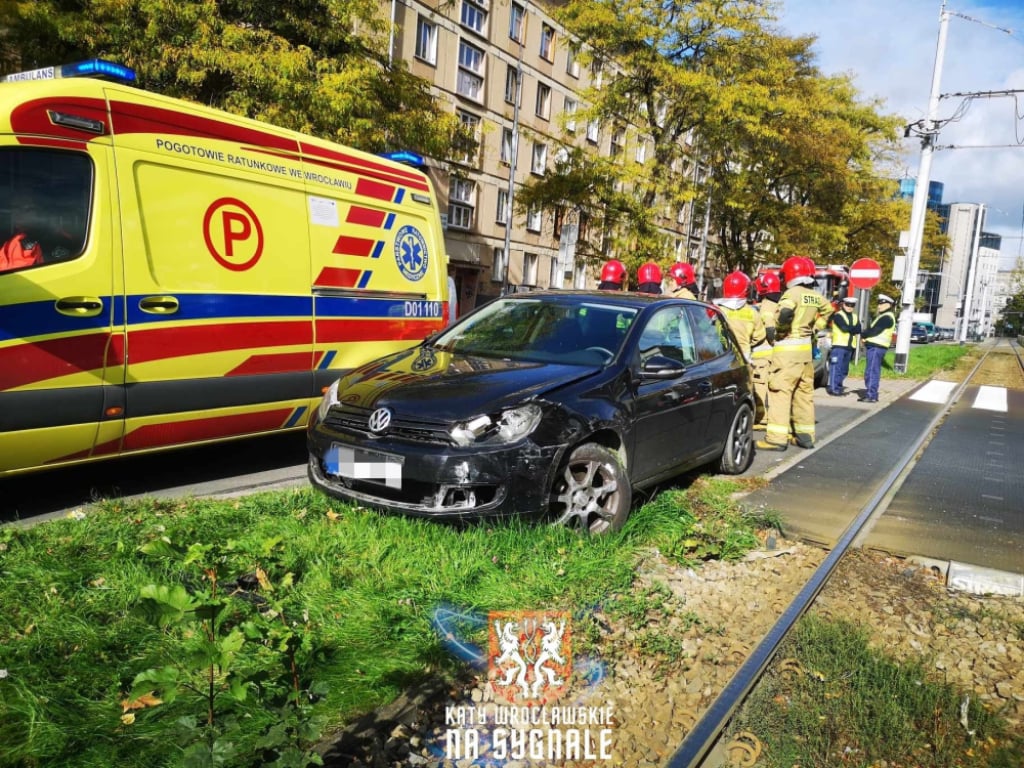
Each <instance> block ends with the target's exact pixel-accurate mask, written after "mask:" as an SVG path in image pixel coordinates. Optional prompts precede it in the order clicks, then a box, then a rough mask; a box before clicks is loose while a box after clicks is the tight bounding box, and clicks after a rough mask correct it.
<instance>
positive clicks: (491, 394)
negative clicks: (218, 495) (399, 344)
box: [338, 346, 601, 421]
mask: <svg viewBox="0 0 1024 768" xmlns="http://www.w3.org/2000/svg"><path fill="white" fill-rule="evenodd" d="M600 370H601V368H600V367H598V366H581V365H561V364H557V363H538V362H525V361H519V360H508V359H503V358H498V357H480V356H475V355H460V354H453V353H450V352H443V351H441V350H437V349H434V348H432V347H429V346H420V347H415V348H413V349H411V350H407V351H405V352H399V353H397V354H394V355H390V356H388V357H384V358H381V359H379V360H375V361H373V362H371V363H368V364H367V365H364V366H362V367H361V368H358V369H356V370H355V371H353V372H352V373H350V374H349V375H348V376H346V377H345V378H344V379H342V381H341V384H340V385H339V387H338V399H339V401H340V402H342V403H348V404H352V405H356V406H359V407H362V408H380V407H384V406H386V407H388V408H391V409H392V410H393V411H395V413H396V414H402V415H407V416H414V417H421V418H426V419H429V420H430V421H461V420H463V419H467V418H470V417H472V416H475V415H477V414H480V413H490V412H493V411H496V410H501V409H502V408H505V407H508V406H512V405H515V404H517V403H521V402H524V401H527V400H532V399H535V398H537V397H542V396H544V395H545V394H546V393H548V392H551V391H552V390H555V389H558V388H560V387H563V386H565V385H566V384H570V383H572V382H574V381H579V380H580V379H583V378H586V377H587V376H592V375H594V374H595V373H597V372H598V371H600Z"/></svg>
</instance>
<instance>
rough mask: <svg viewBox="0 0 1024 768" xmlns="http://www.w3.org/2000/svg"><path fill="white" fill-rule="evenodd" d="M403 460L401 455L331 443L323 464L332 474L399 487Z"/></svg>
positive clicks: (400, 485) (389, 486)
mask: <svg viewBox="0 0 1024 768" xmlns="http://www.w3.org/2000/svg"><path fill="white" fill-rule="evenodd" d="M403 461H404V459H403V458H402V457H401V456H394V455H392V454H390V453H381V452H380V451H368V450H365V449H363V448H350V447H348V446H347V445H332V446H331V448H330V450H329V451H327V456H326V457H325V461H324V464H325V465H326V467H327V471H328V472H330V473H331V474H332V475H338V476H340V477H346V478H348V479H350V480H367V481H369V482H372V483H382V484H384V485H386V486H387V487H388V488H401V487H402V463H403Z"/></svg>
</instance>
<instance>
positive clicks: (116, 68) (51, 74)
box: [2, 59, 135, 83]
mask: <svg viewBox="0 0 1024 768" xmlns="http://www.w3.org/2000/svg"><path fill="white" fill-rule="evenodd" d="M60 77H99V78H103V79H104V80H116V81H117V82H120V83H134V82H135V70H134V69H132V68H131V67H125V66H122V65H121V64H115V63H114V62H112V61H105V60H104V59H88V60H86V61H79V62H76V63H74V64H63V65H61V66H59V67H42V68H41V69H30V70H27V71H25V72H15V73H14V74H11V75H5V76H4V77H3V79H2V81H3V82H5V83H16V82H22V81H26V80H56V79H57V78H60Z"/></svg>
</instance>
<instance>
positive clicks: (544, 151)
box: [530, 141, 548, 176]
mask: <svg viewBox="0 0 1024 768" xmlns="http://www.w3.org/2000/svg"><path fill="white" fill-rule="evenodd" d="M547 169H548V145H547V144H541V143H540V142H539V141H535V142H533V161H532V162H531V163H530V171H532V172H533V173H536V174H538V175H539V176H543V175H544V172H545V171H546V170H547Z"/></svg>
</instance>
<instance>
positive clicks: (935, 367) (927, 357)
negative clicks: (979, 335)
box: [850, 344, 974, 379]
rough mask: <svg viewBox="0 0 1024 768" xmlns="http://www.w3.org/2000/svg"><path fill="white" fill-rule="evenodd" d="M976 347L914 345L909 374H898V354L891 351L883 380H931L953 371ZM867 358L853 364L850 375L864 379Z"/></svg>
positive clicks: (888, 353)
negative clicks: (894, 368)
mask: <svg viewBox="0 0 1024 768" xmlns="http://www.w3.org/2000/svg"><path fill="white" fill-rule="evenodd" d="M973 350H974V345H970V344H967V345H964V346H962V347H961V346H960V345H959V344H912V345H911V346H910V352H909V354H908V355H907V372H906V373H896V371H895V370H893V364H894V361H895V358H896V353H895V352H894V351H893V350H891V349H890V350H889V351H888V352H887V353H886V355H885V359H884V360H883V361H882V378H883V379H898V378H906V379H929V378H931V377H932V376H934V375H935V374H936V373H938V372H940V371H951V370H953V369H954V368H956V366H957V362H958V361H959V360H960V358H962V357H963V356H964V355H967V354H970V353H971V352H972V351H973ZM865 363H866V357H865V356H864V353H863V352H862V353H861V356H860V360H859V361H858V362H857V364H856V365H853V364H852V363H851V365H850V375H851V376H857V377H863V376H864V366H865Z"/></svg>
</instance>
